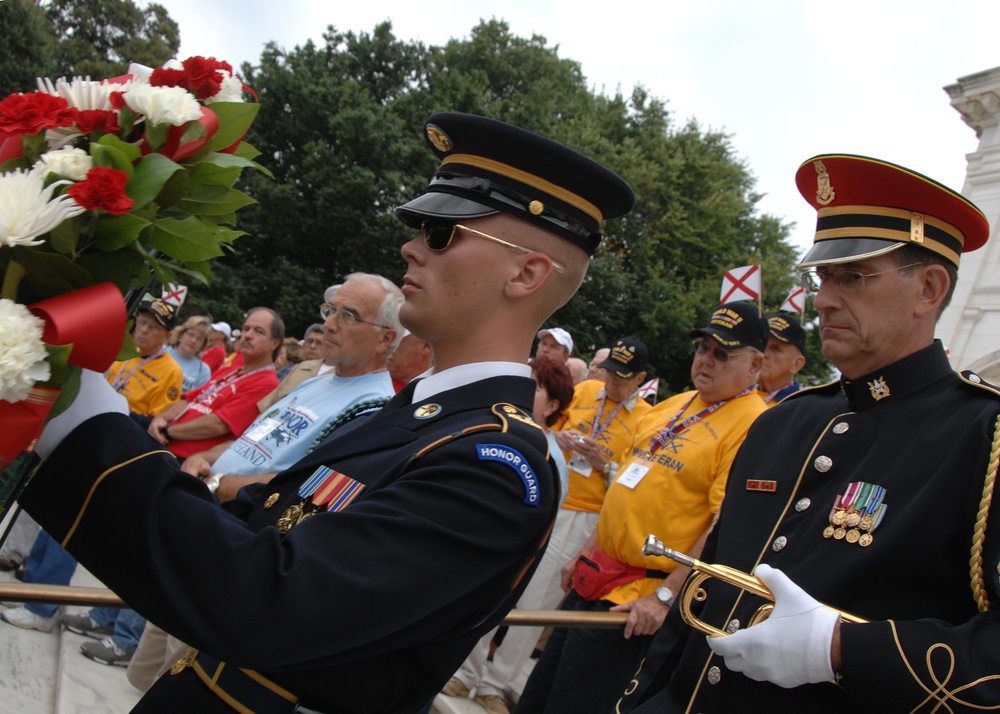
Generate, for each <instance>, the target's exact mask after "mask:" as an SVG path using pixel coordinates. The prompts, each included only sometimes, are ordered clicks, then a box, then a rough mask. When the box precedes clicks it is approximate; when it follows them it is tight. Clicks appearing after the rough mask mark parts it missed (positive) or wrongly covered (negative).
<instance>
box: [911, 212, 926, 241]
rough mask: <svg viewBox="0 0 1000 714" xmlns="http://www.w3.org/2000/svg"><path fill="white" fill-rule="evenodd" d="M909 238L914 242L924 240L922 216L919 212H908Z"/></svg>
mask: <svg viewBox="0 0 1000 714" xmlns="http://www.w3.org/2000/svg"><path fill="white" fill-rule="evenodd" d="M910 240H911V241H913V242H914V243H923V242H924V217H923V215H921V214H920V213H911V214H910Z"/></svg>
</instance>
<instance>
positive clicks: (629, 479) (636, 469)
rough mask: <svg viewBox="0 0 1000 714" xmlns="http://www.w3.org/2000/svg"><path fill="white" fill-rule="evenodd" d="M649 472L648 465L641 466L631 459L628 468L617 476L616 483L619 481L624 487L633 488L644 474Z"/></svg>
mask: <svg viewBox="0 0 1000 714" xmlns="http://www.w3.org/2000/svg"><path fill="white" fill-rule="evenodd" d="M648 473H649V467H648V466H643V465H642V464H640V463H638V462H635V461H633V462H632V463H631V464H629V466H628V468H627V469H625V470H624V471H623V472H622V473H621V475H620V476H619V477H618V483H620V484H621V485H622V486H624V487H625V488H635V487H636V486H638V485H639V482H640V481H642V480H643V479H644V478H645V477H646V474H648Z"/></svg>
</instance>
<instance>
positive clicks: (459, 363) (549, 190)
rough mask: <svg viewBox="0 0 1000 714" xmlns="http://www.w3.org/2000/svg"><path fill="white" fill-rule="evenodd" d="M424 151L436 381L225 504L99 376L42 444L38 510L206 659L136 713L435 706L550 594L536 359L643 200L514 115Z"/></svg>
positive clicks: (550, 507) (418, 264)
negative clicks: (433, 167) (605, 228)
mask: <svg viewBox="0 0 1000 714" xmlns="http://www.w3.org/2000/svg"><path fill="white" fill-rule="evenodd" d="M425 135H426V137H427V140H428V143H429V144H430V146H431V147H432V148H433V149H434V151H435V153H436V154H437V155H438V157H439V158H440V159H441V166H440V169H439V170H438V172H437V173H436V174H435V175H434V177H433V178H432V180H431V184H430V186H429V188H428V190H427V192H426V193H425V194H423V195H422V196H420V197H418V198H416V199H414V200H413V201H411V202H409V203H407V204H406V205H404V206H401V207H399V208H397V209H396V214H397V216H398V217H399V218H400V219H401V220H403V221H404V222H405V223H406V224H407V225H409V226H410V227H411V228H413V229H414V233H415V235H414V237H413V238H412V239H411V240H410V241H409V242H407V243H406V244H405V245H404V246H403V248H402V253H403V257H404V258H405V259H406V263H407V271H406V275H405V276H404V278H403V288H402V290H403V293H404V295H405V299H406V301H405V303H404V305H403V306H402V309H401V310H400V318H401V321H402V323H403V324H404V325H405V326H406V327H407V328H408V329H409V330H410V331H411V332H413V334H415V335H417V336H418V337H420V338H421V339H425V340H427V341H428V342H429V343H430V344H431V345H432V347H433V350H434V359H435V373H434V374H433V375H432V376H430V377H427V378H424V379H420V380H416V381H414V382H411V383H410V384H409V385H407V386H406V388H404V389H403V390H402V391H400V392H399V394H397V395H396V396H395V397H394V398H393V400H392V401H391V402H390V403H389V404H388V405H387V406H386V407H385V409H383V410H382V411H381V412H379V413H378V414H376V415H374V416H372V417H371V418H368V419H358V420H355V421H353V422H351V423H350V424H348V425H346V426H345V427H343V428H341V429H339V430H338V431H336V432H335V433H334V434H333V435H332V436H331V438H330V439H328V440H327V441H325V442H324V443H323V444H322V445H320V446H319V447H318V448H317V449H316V450H315V451H314V452H313V453H312V454H311V455H310V456H308V457H306V458H305V459H303V460H302V461H301V462H299V463H298V464H296V465H295V466H293V467H292V468H290V469H289V470H287V471H285V472H283V473H281V474H279V475H278V476H277V477H276V478H275V479H273V480H272V481H271V482H270V483H268V484H266V485H260V486H257V487H253V486H251V487H248V488H245V489H243V490H242V491H241V492H240V496H239V497H238V498H236V499H235V500H233V501H230V502H228V503H227V504H225V505H224V507H223V508H220V507H219V503H218V501H217V500H216V499H215V497H214V496H213V495H212V494H211V493H210V492H209V491H208V489H207V488H206V487H205V486H204V485H202V484H201V483H199V482H198V481H196V480H194V479H192V478H191V477H190V476H187V475H186V474H184V473H183V472H181V471H179V469H178V465H177V463H176V460H175V459H174V458H173V456H172V455H170V454H169V453H166V452H165V451H163V450H161V449H159V448H158V444H156V443H153V442H152V440H150V439H148V438H145V437H143V435H142V434H141V433H138V432H135V431H132V432H129V431H124V433H123V430H127V429H128V425H127V422H128V419H127V418H125V417H122V416H121V415H120V414H116V413H108V412H115V411H118V412H120V411H121V409H120V406H119V405H117V404H115V403H114V400H113V399H109V398H108V395H107V392H106V391H104V390H101V389H99V387H100V384H97V383H96V381H95V380H92V379H89V378H88V379H84V380H82V386H81V396H82V397H83V399H77V400H76V402H74V404H73V405H72V406H71V407H70V409H69V410H68V411H67V412H66V413H65V414H63V415H62V416H61V417H60V418H59V419H56V420H53V422H51V423H50V424H49V426H48V428H47V431H46V433H45V434H43V438H42V439H41V440H40V442H39V445H38V448H37V450H38V452H39V453H41V454H42V456H43V458H45V459H46V462H45V463H44V464H43V466H42V468H41V470H40V471H39V473H38V474H37V475H36V477H35V479H34V481H33V485H31V486H30V487H29V489H28V490H27V491H26V492H25V494H24V496H23V498H22V503H23V505H24V507H25V508H26V509H27V510H28V511H29V512H32V513H34V514H35V516H36V517H37V519H38V520H39V522H40V523H41V524H42V525H43V527H45V528H46V529H47V530H49V531H50V532H51V533H52V534H53V535H54V536H55V537H56V538H57V539H58V540H59V541H60V542H61V543H63V544H64V545H65V547H66V548H67V549H68V550H70V551H71V552H72V553H74V554H75V555H76V556H77V557H79V559H80V560H81V562H83V563H85V564H86V565H87V567H88V568H89V569H91V571H92V572H94V574H95V575H97V576H98V577H100V578H101V580H103V581H104V582H106V583H108V585H110V586H112V587H113V588H114V589H115V591H116V592H118V593H120V594H121V595H122V597H123V598H124V599H125V600H127V601H128V602H129V604H130V605H131V606H133V607H135V608H137V609H138V610H139V611H140V612H142V613H143V614H146V615H147V616H148V617H149V618H150V619H151V620H152V621H153V622H156V623H157V624H158V625H160V626H161V627H163V628H164V629H165V630H167V631H168V632H170V633H171V634H173V635H175V636H176V637H178V638H180V639H182V640H184V641H185V642H189V643H191V644H192V645H194V646H195V647H196V648H197V649H192V650H190V651H189V652H188V654H187V656H185V657H184V658H183V659H182V660H181V661H180V662H178V664H177V665H175V667H174V669H173V673H172V674H171V675H170V676H164V677H162V678H161V679H159V680H158V681H157V683H156V684H154V685H153V687H152V688H151V689H150V691H149V692H148V693H147V694H146V696H145V697H144V698H143V700H142V701H141V702H140V703H139V705H138V706H137V709H136V711H139V712H166V711H170V712H176V711H197V712H201V713H206V712H207V713H209V714H211V713H213V712H220V713H221V712H231V711H232V709H234V708H235V709H239V710H240V711H255V712H263V711H267V712H293V711H319V712H331V713H332V712H352V714H363V713H364V712H373V713H374V712H400V713H402V712H415V711H417V710H419V709H420V708H421V707H423V706H424V705H426V703H427V702H429V701H430V700H431V698H432V697H433V696H434V694H435V693H436V692H437V691H438V690H439V689H440V688H441V686H442V685H443V684H444V683H445V682H446V681H447V680H448V677H449V676H450V675H451V674H452V672H454V671H455V669H456V668H457V667H458V666H459V664H461V662H462V660H463V659H464V658H465V655H466V654H467V653H468V652H469V651H470V650H471V649H472V646H473V644H474V643H475V642H476V641H477V640H478V639H479V638H480V637H481V636H482V635H483V634H484V633H485V632H487V631H489V630H490V629H491V628H493V627H495V626H496V625H497V624H498V623H499V622H500V621H501V619H502V618H503V616H504V615H505V614H506V612H507V611H508V610H509V608H510V607H511V606H512V604H513V603H514V602H516V600H517V598H518V596H519V595H520V593H521V591H522V589H523V588H524V585H525V583H527V582H528V580H529V578H530V575H531V573H532V571H533V570H534V566H535V563H536V562H537V559H538V557H539V556H540V554H541V552H542V550H543V549H544V547H545V544H546V539H547V534H548V532H549V529H550V527H551V524H552V521H553V518H554V517H555V513H556V510H557V507H558V502H559V482H558V474H557V471H556V468H555V466H554V464H553V463H552V462H551V461H550V460H549V459H548V458H547V455H548V441H547V439H546V436H545V433H544V431H543V430H542V429H541V427H540V426H539V425H537V424H536V423H535V422H534V421H533V420H532V418H531V410H532V405H533V402H534V396H535V383H534V381H533V380H532V379H531V378H530V366H529V365H528V363H527V362H528V356H529V354H530V351H531V345H532V342H533V339H534V337H535V334H536V333H537V331H538V329H539V327H540V326H541V325H542V323H543V322H544V321H545V320H546V319H547V318H548V317H549V316H550V315H551V314H552V313H553V312H554V311H555V310H556V309H558V308H559V307H560V306H562V305H563V304H564V303H565V302H566V301H567V300H569V299H570V297H572V295H573V294H574V293H575V292H576V290H577V288H578V287H579V285H580V283H581V282H582V280H583V277H584V274H585V272H586V269H587V263H588V258H589V256H590V255H591V254H592V253H593V252H594V251H595V250H596V249H597V247H598V244H599V241H600V222H601V221H602V220H603V219H604V218H613V217H617V216H620V215H622V214H624V213H626V212H628V211H629V210H630V209H631V207H632V205H633V203H634V196H633V193H632V191H631V189H630V188H629V187H628V185H627V184H626V183H625V182H624V181H622V179H620V178H619V177H618V176H616V175H615V174H613V173H612V172H611V171H609V170H607V169H606V168H604V167H602V166H600V165H599V164H596V163H594V162H593V161H591V160H590V159H588V158H586V157H584V156H582V155H581V154H578V153H576V152H575V151H572V150H570V149H567V148H566V147H564V146H562V145H560V144H557V143H555V142H553V141H551V140H548V139H545V138H543V137H540V136H538V135H536V134H532V133H530V132H528V131H525V130H523V129H519V128H517V127H514V126H510V125H508V124H504V123H502V122H499V121H495V120H491V119H486V118H483V117H477V116H471V115H465V114H454V113H444V114H436V115H434V116H432V117H431V118H430V119H429V120H428V122H427V124H426V125H425ZM342 319H343V318H342ZM98 376H99V375H98ZM85 377H86V375H85ZM100 381H101V382H102V383H104V382H103V380H100ZM104 384H106V383H104ZM109 434H115V436H114V438H111V437H109ZM56 493H58V494H59V497H58V498H53V497H52V494H56ZM109 514H114V516H115V517H114V518H111V517H109ZM111 539H113V541H114V543H115V548H114V549H113V552H109V549H108V548H107V543H108V542H109V540H111ZM121 562H129V563H131V564H132V567H131V568H130V569H129V570H127V571H126V570H123V569H122V568H120V567H119V565H118V564H120V563H121Z"/></svg>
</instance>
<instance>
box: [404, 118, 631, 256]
mask: <svg viewBox="0 0 1000 714" xmlns="http://www.w3.org/2000/svg"><path fill="white" fill-rule="evenodd" d="M424 136H425V138H426V139H427V143H428V144H430V146H431V148H432V149H433V150H434V153H435V154H437V156H438V157H439V158H440V159H441V166H440V167H439V168H438V171H437V173H436V174H434V177H433V178H432V179H431V183H430V186H428V187H427V191H426V193H424V194H423V195H422V196H418V197H417V198H415V199H413V200H412V201H410V202H409V203H407V204H405V205H403V206H399V207H398V208H397V209H396V216H397V217H398V218H399V219H400V220H401V221H403V222H404V223H406V224H407V225H408V226H410V227H412V228H419V227H420V225H421V223H423V222H424V221H425V220H435V219H438V220H440V221H442V222H450V223H456V222H460V221H462V220H468V219H473V218H485V217H486V216H493V215H496V214H498V213H509V214H511V215H513V216H517V217H518V218H521V219H523V220H525V221H528V222H530V223H533V224H535V225H537V226H540V227H542V228H544V229H546V230H548V231H551V232H553V233H556V234H557V235H560V236H562V237H563V238H566V239H568V240H570V241H572V242H573V243H574V244H575V245H577V246H579V247H580V248H582V249H583V250H585V251H587V253H588V254H589V255H593V254H594V252H595V251H596V250H597V248H598V246H599V245H600V242H601V226H600V224H601V221H602V220H604V219H607V218H617V217H618V216H623V215H625V214H626V213H628V212H629V211H630V210H632V206H634V205H635V194H633V192H632V189H631V188H630V187H629V185H628V184H627V183H625V181H624V180H622V179H621V178H620V177H619V176H618V175H617V174H615V173H614V172H612V171H610V170H608V169H606V168H605V167H604V166H601V165H600V164H598V163H597V162H596V161H592V160H591V159H588V158H587V157H586V156H584V155H583V154H580V153H578V152H576V151H573V150H572V149H569V148H567V147H565V146H563V145H562V144H560V143H558V142H556V141H552V140H551V139H546V138H545V137H543V136H539V135H538V134H535V133H532V132H530V131H527V130H525V129H521V128H520V127H516V126H513V125H511V124H506V123H504V122H502V121H497V120H496V119H487V118H486V117H481V116H475V115H473V114H460V113H457V112H443V113H439V114H435V115H434V116H432V117H431V118H430V119H428V120H427V122H426V124H425V125H424Z"/></svg>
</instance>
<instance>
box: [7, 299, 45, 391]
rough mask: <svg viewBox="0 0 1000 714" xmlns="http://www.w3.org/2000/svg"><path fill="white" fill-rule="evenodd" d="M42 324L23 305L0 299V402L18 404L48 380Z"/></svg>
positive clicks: (43, 325)
mask: <svg viewBox="0 0 1000 714" xmlns="http://www.w3.org/2000/svg"><path fill="white" fill-rule="evenodd" d="M44 327H45V323H44V322H42V320H40V319H38V318H37V317H35V316H34V315H32V314H31V313H30V312H28V308H26V307H25V306H24V305H21V304H19V303H16V302H14V301H13V300H6V299H3V300H0V399H2V400H4V401H7V402H19V401H21V400H22V399H24V398H25V397H27V396H28V392H29V391H30V390H31V388H32V387H34V386H35V382H43V381H45V380H46V379H48V378H49V363H48V362H46V361H45V357H46V352H45V344H44V343H43V342H42V330H43V329H44Z"/></svg>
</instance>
